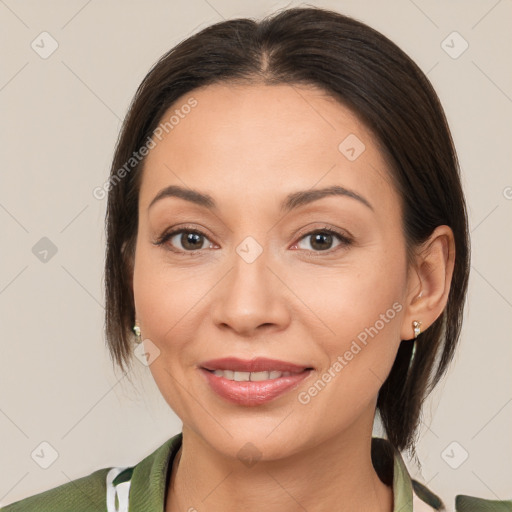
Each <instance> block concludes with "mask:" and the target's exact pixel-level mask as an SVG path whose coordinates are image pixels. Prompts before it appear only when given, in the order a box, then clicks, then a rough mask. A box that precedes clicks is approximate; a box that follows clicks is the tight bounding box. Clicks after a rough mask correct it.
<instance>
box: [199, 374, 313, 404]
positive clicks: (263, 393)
mask: <svg viewBox="0 0 512 512" xmlns="http://www.w3.org/2000/svg"><path fill="white" fill-rule="evenodd" d="M200 371H201V373H202V374H203V375H204V376H205V378H206V380H207V381H208V383H209V384H210V386H211V388H212V389H213V391H215V392H216V393H217V394H218V395H220V396H221V397H222V398H225V399H226V400H228V401H230V402H232V403H235V404H237V405H245V406H249V407H251V406H256V405H261V404H265V403H267V402H270V401H271V400H274V399H275V398H277V397H278V396H281V395H282V394H284V393H286V392H287V391H290V390H292V389H294V388H295V387H297V386H298V385H299V384H300V383H301V382H302V381H303V380H304V379H305V378H306V377H307V376H308V375H309V374H310V373H311V370H304V371H303V372H301V373H297V374H294V375H290V376H288V377H279V378H278V379H271V380H261V381H256V382H251V381H243V382H237V381H234V380H229V379H226V378H224V377H219V376H217V375H214V374H213V373H212V372H210V371H208V370H205V369H204V368H200Z"/></svg>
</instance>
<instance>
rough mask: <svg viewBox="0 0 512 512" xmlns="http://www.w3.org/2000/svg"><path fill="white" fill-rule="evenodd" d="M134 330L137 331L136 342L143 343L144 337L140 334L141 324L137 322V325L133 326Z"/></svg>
mask: <svg viewBox="0 0 512 512" xmlns="http://www.w3.org/2000/svg"><path fill="white" fill-rule="evenodd" d="M132 331H133V332H134V333H135V336H136V339H135V343H141V342H142V337H141V335H140V327H139V324H137V323H135V325H134V326H133V328H132Z"/></svg>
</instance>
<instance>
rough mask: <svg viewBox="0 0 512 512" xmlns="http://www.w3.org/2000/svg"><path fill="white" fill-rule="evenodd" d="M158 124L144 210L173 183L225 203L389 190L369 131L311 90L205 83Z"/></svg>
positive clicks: (145, 185)
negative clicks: (336, 190)
mask: <svg viewBox="0 0 512 512" xmlns="http://www.w3.org/2000/svg"><path fill="white" fill-rule="evenodd" d="M189 105H194V106H193V107H189ZM165 123H167V124H165ZM159 126H160V133H161V135H160V137H159V138H156V137H153V140H154V142H155V144H156V145H155V146H154V147H153V149H151V150H150V152H149V154H148V156H147V157H146V160H145V163H144V171H143V178H142V184H141V190H140V198H139V202H140V207H141V208H144V207H147V205H149V203H150V202H151V200H152V198H153V197H154V195H155V194H156V193H158V191H159V190H160V189H161V188H163V187H166V186H168V185H170V184H179V185H181V186H186V187H190V188H194V189H199V190H202V191H205V192H209V193H211V194H212V195H213V196H215V197H221V198H222V197H224V198H225V200H226V201H229V199H230V198H232V199H233V198H235V196H236V197H237V198H238V199H241V197H240V196H241V195H242V196H245V199H249V197H253V198H254V197H262V196H263V195H265V196H266V197H268V196H269V194H275V195H276V199H278V197H277V196H279V198H280V197H281V196H283V195H284V194H287V193H289V192H293V191H294V190H298V189H306V188H312V187H315V186H318V187H325V186H330V185H333V184H338V185H342V186H345V187H347V188H351V189H357V190H358V191H359V192H360V193H361V194H367V195H372V194H374V193H376V192H377V191H378V190H379V189H380V192H381V194H383V193H386V192H385V191H384V190H383V185H384V188H386V190H387V193H388V194H390V195H394V191H393V189H392V187H391V186H390V176H389V171H388V167H387V164H386V162H385V159H384V157H383V155H381V153H380V150H379V148H378V146H377V142H376V141H375V140H374V137H373V136H372V134H371V133H370V131H369V130H368V129H367V128H366V127H365V125H364V124H363V123H362V121H361V120H360V119H359V118H358V117H357V116H356V115H355V114H354V113H353V112H352V111H351V110H349V109H348V108H347V107H345V106H344V105H342V104H341V103H340V102H338V101H336V100H335V99H334V98H332V97H331V96H329V95H328V94H326V93H325V92H324V91H322V90H320V89H318V88H316V87H312V86H303V85H301V86H299V85H271V86H268V85H239V84H238V85H234V84H227V83H222V84H214V85H209V86H207V87H204V88H200V89H196V90H194V91H191V92H190V93H189V94H186V95H184V96H182V97H181V98H180V99H178V100H177V101H176V102H175V103H174V105H173V106H172V107H171V108H169V109H168V111H167V112H166V114H165V115H164V116H163V117H162V119H161V121H160V125H159ZM393 199H395V200H396V197H393ZM219 202H222V199H221V200H220V201H219Z"/></svg>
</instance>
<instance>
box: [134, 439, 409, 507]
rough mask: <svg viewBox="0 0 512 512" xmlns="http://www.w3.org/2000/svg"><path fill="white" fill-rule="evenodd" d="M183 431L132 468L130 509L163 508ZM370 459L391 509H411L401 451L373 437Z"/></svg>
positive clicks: (407, 476) (385, 441) (406, 474)
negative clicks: (388, 487)
mask: <svg viewBox="0 0 512 512" xmlns="http://www.w3.org/2000/svg"><path fill="white" fill-rule="evenodd" d="M181 442H182V433H181V432H180V433H179V434H177V435H175V436H173V437H171V438H170V439H168V440H167V441H166V442H165V443H164V444H163V445H161V446H160V447H159V448H158V449H157V450H155V451H154V452H153V453H152V454H150V455H148V456H147V457H146V458H145V459H143V460H142V461H140V462H139V463H138V464H137V465H136V466H135V467H134V470H133V474H132V478H131V488H130V505H129V512H133V511H136V510H155V511H157V510H159V511H163V510H164V508H165V502H166V497H167V496H166V484H167V482H168V475H169V472H170V471H171V469H172V463H173V461H174V458H175V456H176V453H177V452H178V450H179V449H180V447H181ZM372 460H373V462H374V465H375V467H376V470H377V473H378V474H379V477H380V478H381V479H382V480H383V481H385V482H386V481H387V482H389V483H391V481H392V487H393V500H394V506H393V512H412V511H413V487H412V481H411V477H410V476H409V472H408V471H407V467H406V466H405V463H404V461H403V459H402V456H401V454H400V452H398V451H397V450H395V449H394V448H393V447H392V445H391V443H389V441H387V440H385V439H382V438H373V439H372Z"/></svg>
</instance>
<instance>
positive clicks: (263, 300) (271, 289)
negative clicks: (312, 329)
mask: <svg viewBox="0 0 512 512" xmlns="http://www.w3.org/2000/svg"><path fill="white" fill-rule="evenodd" d="M232 261H233V265H232V268H231V269H230V271H229V272H228V273H227V275H226V276H225V277H224V279H222V281H221V282H220V283H219V284H218V285H217V287H216V288H217V293H216V294H215V296H214V298H213V297H212V318H213V321H214V323H215V325H217V326H218V327H219V328H220V329H223V330H231V331H233V332H235V333H236V334H238V335H239V336H244V337H254V336H258V335H259V334H260V333H264V332H265V334H267V333H268V332H270V331H280V330H282V329H285V328H286V327H287V326H288V324H289V322H290V297H289V294H288V293H287V287H286V285H285V284H283V281H286V280H285V279H283V277H281V276H279V275H278V272H276V270H275V269H274V268H270V266H269V263H271V262H269V258H267V254H266V251H265V250H264V251H263V253H262V254H260V255H259V257H258V258H257V259H256V260H255V261H252V262H248V261H246V260H244V259H243V258H242V257H240V256H239V255H238V254H237V253H236V252H235V254H234V257H233V260H232ZM272 266H274V267H275V265H272Z"/></svg>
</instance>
